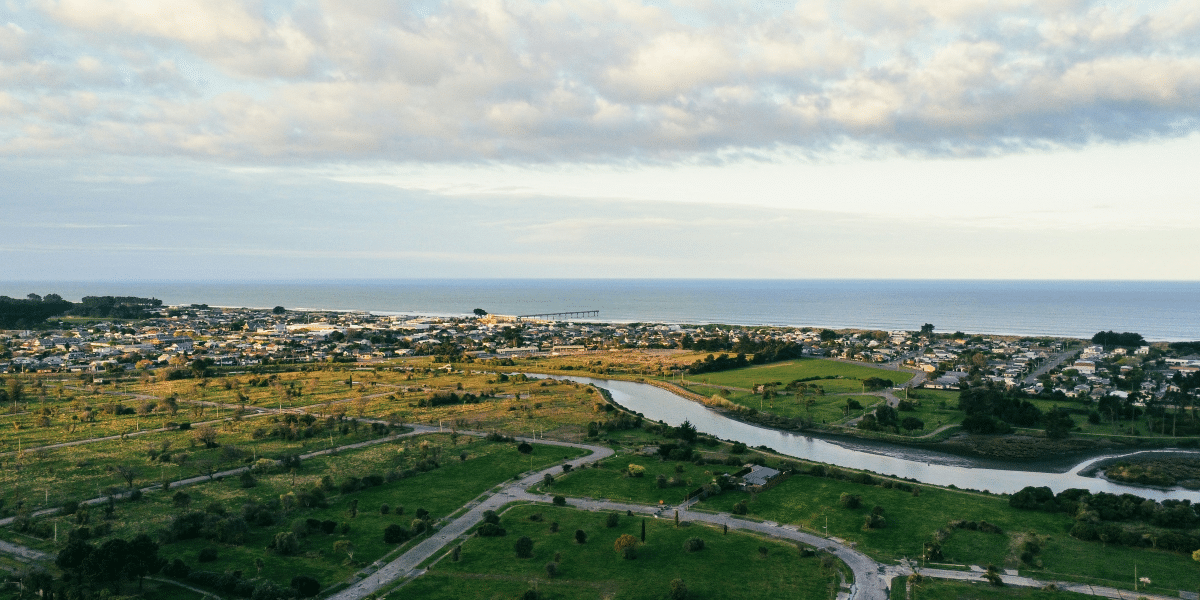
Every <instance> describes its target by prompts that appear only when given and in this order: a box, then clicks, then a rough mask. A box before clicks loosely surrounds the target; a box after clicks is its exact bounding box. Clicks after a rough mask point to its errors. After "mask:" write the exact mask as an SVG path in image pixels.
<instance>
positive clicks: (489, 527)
mask: <svg viewBox="0 0 1200 600" xmlns="http://www.w3.org/2000/svg"><path fill="white" fill-rule="evenodd" d="M507 533H508V532H507V531H505V530H504V528H503V527H501V526H499V525H497V524H495V523H484V524H483V525H480V526H479V529H476V530H475V535H477V536H479V537H504V536H505V535H506V534H507Z"/></svg>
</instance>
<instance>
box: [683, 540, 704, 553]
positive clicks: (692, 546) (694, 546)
mask: <svg viewBox="0 0 1200 600" xmlns="http://www.w3.org/2000/svg"><path fill="white" fill-rule="evenodd" d="M683 549H684V550H685V551H687V552H699V551H701V550H703V549H704V540H702V539H700V538H698V537H694V538H688V539H687V541H685V542H683Z"/></svg>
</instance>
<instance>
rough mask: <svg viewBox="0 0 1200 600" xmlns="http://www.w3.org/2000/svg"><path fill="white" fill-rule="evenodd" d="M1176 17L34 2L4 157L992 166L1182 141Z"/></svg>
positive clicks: (988, 8) (929, 4) (623, 2)
mask: <svg viewBox="0 0 1200 600" xmlns="http://www.w3.org/2000/svg"><path fill="white" fill-rule="evenodd" d="M1195 13H1196V11H1194V5H1193V4H1192V3H1191V2H1189V1H1188V0H1179V1H1175V2H1171V1H1166V2H1161V3H1157V4H1154V5H1152V6H1151V7H1149V8H1147V7H1145V6H1136V7H1134V6H1124V7H1122V6H1114V5H1110V4H1107V3H1103V2H1098V1H1096V2H1092V1H1088V0H1054V1H1042V2H1032V1H1019V0H1003V1H992V0H986V1H985V0H968V1H964V2H953V3H947V2H941V1H938V0H910V1H900V0H886V1H871V2H865V1H861V0H855V1H852V2H845V3H840V2H820V1H805V2H800V3H797V4H796V5H794V6H790V7H784V8H778V7H776V8H769V9H768V8H762V9H759V8H743V7H741V6H740V5H738V4H733V5H718V4H710V3H704V2H697V3H673V4H668V5H666V6H662V5H658V4H657V3H653V4H652V3H650V2H649V1H648V0H647V1H645V2H642V1H638V0H620V1H616V2H609V1H601V0H571V1H566V0H548V1H544V2H540V1H538V2H535V1H534V0H447V1H446V2H441V3H416V4H400V5H396V4H393V3H385V2H366V1H354V2H350V1H328V2H323V3H319V4H313V3H305V2H297V3H288V2H283V3H265V2H257V1H251V0H247V1H245V2H238V1H235V0H217V1H214V2H204V3H193V2H184V1H182V0H178V1H160V2H151V1H149V0H117V1H114V2H105V3H95V2H85V1H84V0H42V1H41V2H39V3H35V4H33V5H32V7H30V8H26V9H22V10H19V11H14V13H13V15H12V19H13V21H12V22H9V23H6V24H4V25H2V26H0V58H3V59H4V61H3V62H2V63H0V82H2V83H3V86H4V89H5V92H4V96H0V154H7V155H15V156H20V155H25V154H27V153H30V152H33V153H40V154H41V155H50V156H54V155H62V154H64V153H72V152H77V153H98V154H121V155H135V156H137V155H143V156H157V155H168V156H169V155H182V156H194V157H202V158H206V159H217V160H227V161H239V162H252V163H291V164H297V163H298V164H309V163H314V162H322V161H331V160H335V161H356V160H361V161H376V160H383V161H391V162H413V161H418V162H419V161H445V162H476V161H499V162H509V163H523V162H574V161H582V162H614V161H617V162H619V161H635V162H637V161H676V160H681V159H687V158H690V157H695V156H699V155H716V154H719V153H723V152H726V153H727V152H744V151H749V152H770V151H774V150H776V149H779V148H794V149H797V150H799V151H801V152H807V153H815V154H818V155H820V154H823V153H829V152H832V151H834V150H835V149H836V148H839V147H843V146H844V144H845V143H847V142H856V143H863V144H866V145H875V146H883V147H889V148H892V149H894V150H896V151H898V152H901V153H911V154H917V155H927V154H949V155H987V154H993V153H1006V152H1019V151H1022V150H1025V149H1028V148H1040V147H1046V146H1054V145H1069V146H1077V145H1084V144H1090V143H1093V142H1095V141H1104V140H1110V141H1125V140H1138V139H1148V138H1154V137H1159V136H1182V135H1187V134H1189V133H1192V132H1194V131H1196V130H1197V129H1200V108H1198V107H1200V86H1198V84H1197V83H1196V82H1197V81H1200V77H1198V66H1197V65H1198V63H1200V41H1198V40H1200V17H1197V16H1196V14H1195Z"/></svg>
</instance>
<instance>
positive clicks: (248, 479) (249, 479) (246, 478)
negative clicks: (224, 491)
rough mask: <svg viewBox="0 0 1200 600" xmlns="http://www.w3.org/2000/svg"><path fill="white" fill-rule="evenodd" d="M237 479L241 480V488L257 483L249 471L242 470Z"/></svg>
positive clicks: (250, 486)
mask: <svg viewBox="0 0 1200 600" xmlns="http://www.w3.org/2000/svg"><path fill="white" fill-rule="evenodd" d="M238 481H239V482H241V485H242V487H243V488H252V487H254V486H256V485H258V480H257V479H255V478H254V475H252V474H251V473H250V471H242V474H241V475H239V476H238Z"/></svg>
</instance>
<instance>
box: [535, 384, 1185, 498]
mask: <svg viewBox="0 0 1200 600" xmlns="http://www.w3.org/2000/svg"><path fill="white" fill-rule="evenodd" d="M532 376H534V377H547V376H546V375H532ZM550 377H553V378H554V379H565V380H570V381H576V382H579V383H583V384H594V385H596V386H598V387H602V388H604V389H606V390H608V391H609V392H610V393H611V394H612V397H613V401H615V402H616V403H617V404H620V405H621V406H623V407H625V408H627V409H629V410H631V411H633V412H637V413H641V414H642V415H643V416H644V417H645V418H647V419H651V420H654V421H662V422H665V423H667V424H668V425H672V426H678V425H680V424H682V423H683V422H684V421H685V420H686V421H689V422H691V423H692V425H695V427H696V429H697V430H699V431H701V432H704V433H708V434H712V435H715V436H717V437H720V438H722V439H726V440H730V441H738V442H742V443H744V444H746V445H748V446H766V447H768V448H771V449H772V450H775V451H776V452H779V453H781V454H786V455H788V456H795V457H797V458H803V459H806V460H811V461H816V462H821V463H826V464H832V465H837V466H840V467H847V468H852V469H866V470H868V471H873V472H875V473H879V474H881V475H892V476H895V477H902V478H909V479H914V480H916V481H921V482H924V483H929V484H933V485H940V486H949V485H955V486H957V487H959V488H963V489H975V490H983V491H989V492H993V493H1013V492H1017V491H1019V490H1020V489H1021V488H1024V487H1025V486H1029V485H1032V486H1046V487H1049V488H1050V489H1052V490H1054V491H1055V492H1056V493H1057V492H1060V491H1062V490H1065V489H1068V488H1082V489H1087V490H1090V491H1093V492H1109V493H1113V494H1122V493H1130V494H1136V495H1138V496H1141V497H1143V498H1153V499H1156V500H1165V499H1170V498H1174V499H1190V500H1191V501H1192V502H1200V491H1194V490H1187V489H1182V488H1171V489H1162V488H1146V487H1135V486H1127V485H1121V484H1118V483H1114V482H1112V481H1108V480H1106V479H1103V478H1099V477H1087V476H1084V475H1081V474H1080V473H1081V472H1083V471H1085V470H1087V469H1088V467H1090V466H1092V465H1093V464H1095V463H1097V462H1100V461H1106V460H1110V459H1113V458H1120V457H1122V456H1130V455H1133V454H1141V453H1139V452H1128V451H1127V452H1114V453H1108V454H1103V455H1099V456H1093V457H1091V458H1088V459H1086V460H1082V461H1081V459H1080V458H1079V457H1073V458H1064V459H1059V460H1052V461H1046V462H1039V463H1034V464H1029V463H1011V462H1003V461H997V460H988V459H982V458H972V457H964V456H957V455H954V454H949V453H944V452H937V451H932V450H925V449H921V448H912V447H907V446H897V445H892V444H885V443H882V442H872V441H870V440H850V439H845V440H842V439H822V438H815V437H810V436H807V435H801V434H795V433H790V432H786V431H779V430H775V429H768V428H765V427H759V426H757V425H751V424H748V423H743V422H741V421H736V420H734V419H730V418H729V417H726V416H724V415H722V414H721V413H719V412H717V411H715V410H712V409H710V408H708V407H706V406H704V405H702V404H699V403H696V402H692V401H690V400H687V399H685V398H682V397H680V396H677V395H675V394H672V393H671V392H668V391H666V390H664V389H661V388H657V387H654V386H652V385H647V384H644V383H635V382H632V381H620V380H615V379H594V378H590V377H575V376H559V375H553V376H550ZM1152 452H1156V453H1179V454H1186V455H1189V456H1194V457H1200V451H1195V450H1178V451H1175V450H1155V451H1152Z"/></svg>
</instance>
